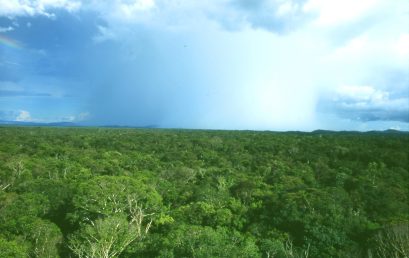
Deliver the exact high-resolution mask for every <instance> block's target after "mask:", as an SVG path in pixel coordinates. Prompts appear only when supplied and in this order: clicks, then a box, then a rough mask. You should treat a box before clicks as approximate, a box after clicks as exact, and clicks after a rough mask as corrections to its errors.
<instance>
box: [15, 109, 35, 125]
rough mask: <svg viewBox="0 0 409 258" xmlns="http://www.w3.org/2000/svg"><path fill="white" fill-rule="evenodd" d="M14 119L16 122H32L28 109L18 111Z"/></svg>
mask: <svg viewBox="0 0 409 258" xmlns="http://www.w3.org/2000/svg"><path fill="white" fill-rule="evenodd" d="M16 121H18V122H32V121H33V119H32V118H31V115H30V113H29V112H28V111H26V110H20V113H19V114H18V116H17V117H16Z"/></svg>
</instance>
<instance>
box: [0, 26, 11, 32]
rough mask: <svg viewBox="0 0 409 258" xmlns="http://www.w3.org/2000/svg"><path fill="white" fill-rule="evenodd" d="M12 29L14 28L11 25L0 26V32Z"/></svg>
mask: <svg viewBox="0 0 409 258" xmlns="http://www.w3.org/2000/svg"><path fill="white" fill-rule="evenodd" d="M13 30H14V28H13V27H11V26H8V27H0V33H1V32H8V31H13Z"/></svg>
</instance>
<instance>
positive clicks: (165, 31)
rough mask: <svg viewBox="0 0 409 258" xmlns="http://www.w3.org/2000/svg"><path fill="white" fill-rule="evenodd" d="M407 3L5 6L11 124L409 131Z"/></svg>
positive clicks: (119, 0)
mask: <svg viewBox="0 0 409 258" xmlns="http://www.w3.org/2000/svg"><path fill="white" fill-rule="evenodd" d="M408 13H409V2H408V1H406V0H394V1H390V0H361V1H354V0H342V1H341V0H259V1H257V0H207V1H191V0H112V1H97V0H87V1H85V0H84V1H78V0H37V1H28V0H0V120H13V121H32V122H58V121H67V122H75V123H81V124H86V125H130V126H147V125H154V126H159V127H178V128H204V129H254V130H305V131H310V130H315V129H331V130H362V131H365V130H385V129H389V128H393V129H400V130H409V14H408Z"/></svg>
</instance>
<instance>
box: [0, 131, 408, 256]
mask: <svg viewBox="0 0 409 258" xmlns="http://www.w3.org/2000/svg"><path fill="white" fill-rule="evenodd" d="M408 146H409V134H408V133H399V132H369V133H353V132H339V133H334V132H326V131H316V132H312V133H297V132H288V133H275V132H255V131H204V130H165V129H109V128H47V127H8V126H3V127H0V257H5V258H7V257H84V258H85V257H104V258H108V257H269V258H270V257H396V258H398V257H409V171H408V170H409V157H408V156H409V148H408Z"/></svg>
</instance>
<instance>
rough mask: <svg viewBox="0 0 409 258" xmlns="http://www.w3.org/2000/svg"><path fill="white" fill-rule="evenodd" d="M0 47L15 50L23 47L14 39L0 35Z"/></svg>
mask: <svg viewBox="0 0 409 258" xmlns="http://www.w3.org/2000/svg"><path fill="white" fill-rule="evenodd" d="M0 45H4V46H7V47H11V48H15V49H22V48H23V45H22V44H21V43H20V42H18V41H16V40H14V39H11V38H9V37H6V36H4V35H1V34H0Z"/></svg>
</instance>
